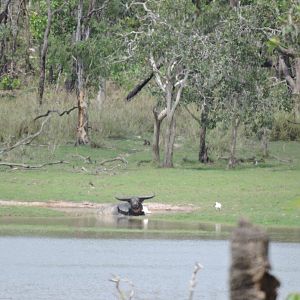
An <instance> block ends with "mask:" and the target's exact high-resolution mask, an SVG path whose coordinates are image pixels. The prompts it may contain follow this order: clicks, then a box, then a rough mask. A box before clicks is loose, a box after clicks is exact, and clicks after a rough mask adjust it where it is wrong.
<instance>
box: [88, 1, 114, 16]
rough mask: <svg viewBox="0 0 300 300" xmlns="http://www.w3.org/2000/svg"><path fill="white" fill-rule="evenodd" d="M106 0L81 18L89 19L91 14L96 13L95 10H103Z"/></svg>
mask: <svg viewBox="0 0 300 300" xmlns="http://www.w3.org/2000/svg"><path fill="white" fill-rule="evenodd" d="M108 2H109V0H105V1H104V3H103V4H102V6H100V7H98V8H94V9H92V10H91V11H90V12H89V13H88V14H87V15H86V16H84V17H83V19H89V18H90V17H91V16H92V15H93V14H96V13H97V12H99V11H101V10H103V9H104V8H105V7H106V5H107V3H108Z"/></svg>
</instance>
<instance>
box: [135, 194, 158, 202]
mask: <svg viewBox="0 0 300 300" xmlns="http://www.w3.org/2000/svg"><path fill="white" fill-rule="evenodd" d="M153 197H155V194H153V195H149V196H138V198H139V199H140V200H141V201H144V200H147V199H151V198H153Z"/></svg>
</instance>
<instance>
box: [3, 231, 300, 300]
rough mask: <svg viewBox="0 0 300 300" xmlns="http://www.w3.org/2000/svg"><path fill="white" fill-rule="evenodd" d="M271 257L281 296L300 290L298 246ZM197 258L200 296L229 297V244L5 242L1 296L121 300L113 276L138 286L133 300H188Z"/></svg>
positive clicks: (282, 246) (274, 250)
mask: <svg viewBox="0 0 300 300" xmlns="http://www.w3.org/2000/svg"><path fill="white" fill-rule="evenodd" d="M270 256H271V263H272V266H273V273H274V275H275V276H277V277H278V278H279V279H280V280H281V281H282V282H283V284H282V288H281V289H280V297H279V299H284V298H285V297H286V295H287V294H288V293H289V292H290V291H296V290H298V291H299V290H300V244H297V243H272V244H271V249H270ZM196 261H198V262H200V263H201V264H202V265H203V266H204V269H203V270H201V271H200V272H199V273H198V276H197V287H196V291H195V296H194V299H208V300H214V299H216V300H217V299H218V300H219V299H220V300H221V299H228V269H229V264H230V261H229V243H228V241H225V240H221V241H217V240H157V239H129V240H126V239H72V238H34V237H0V266H1V272H0V299H1V300H4V299H13V300H21V299H22V300H27V299H28V300H29V299H30V300H33V299H34V300H40V299H41V300H42V299H43V300H44V299H45V300H46V299H47V300H48V299H55V300H60V299H64V300H65V299H72V300H77V299H78V300H85V299H88V300H94V299H95V300H96V299H97V300H110V299H118V298H117V296H116V295H117V293H116V289H115V287H114V283H113V282H110V281H109V279H110V278H112V277H113V275H120V276H121V277H122V278H128V279H130V280H131V281H132V282H133V283H134V291H135V298H134V299H149V300H150V299H151V300H154V299H155V300H168V299H170V300H171V299H172V300H173V299H187V298H188V294H189V292H188V287H189V280H190V278H191V274H192V271H193V268H194V263H195V262H196ZM121 288H122V289H125V290H130V287H129V286H128V285H126V284H124V283H122V285H121Z"/></svg>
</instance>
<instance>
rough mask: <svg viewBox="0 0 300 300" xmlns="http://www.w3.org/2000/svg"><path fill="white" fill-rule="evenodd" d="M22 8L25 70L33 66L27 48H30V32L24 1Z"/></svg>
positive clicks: (29, 69) (27, 70)
mask: <svg viewBox="0 0 300 300" xmlns="http://www.w3.org/2000/svg"><path fill="white" fill-rule="evenodd" d="M22 5H23V7H22V9H23V16H24V24H25V39H26V47H25V53H24V55H25V64H26V67H25V70H26V73H27V72H31V71H33V67H32V65H31V63H30V58H29V56H30V55H29V51H30V50H29V48H31V34H30V22H29V14H28V11H27V8H26V1H23V2H22Z"/></svg>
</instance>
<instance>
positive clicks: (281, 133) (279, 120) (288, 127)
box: [270, 112, 300, 141]
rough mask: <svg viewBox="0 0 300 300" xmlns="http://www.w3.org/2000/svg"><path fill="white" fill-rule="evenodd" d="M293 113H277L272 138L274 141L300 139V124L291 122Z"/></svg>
mask: <svg viewBox="0 0 300 300" xmlns="http://www.w3.org/2000/svg"><path fill="white" fill-rule="evenodd" d="M291 120H293V116H292V114H291V113H286V112H279V113H277V114H276V115H275V119H274V123H273V126H272V130H271V135H270V138H271V140H273V141H279V140H283V141H295V140H300V125H299V124H293V123H291Z"/></svg>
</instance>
